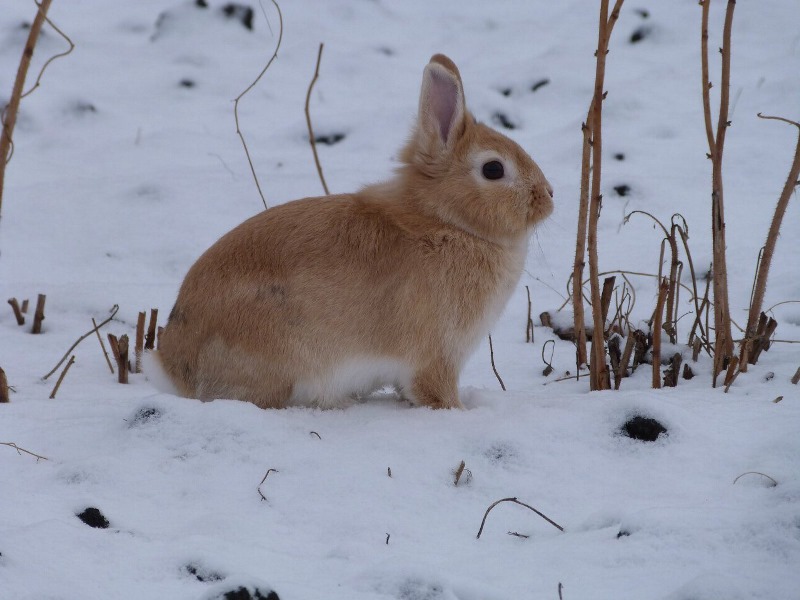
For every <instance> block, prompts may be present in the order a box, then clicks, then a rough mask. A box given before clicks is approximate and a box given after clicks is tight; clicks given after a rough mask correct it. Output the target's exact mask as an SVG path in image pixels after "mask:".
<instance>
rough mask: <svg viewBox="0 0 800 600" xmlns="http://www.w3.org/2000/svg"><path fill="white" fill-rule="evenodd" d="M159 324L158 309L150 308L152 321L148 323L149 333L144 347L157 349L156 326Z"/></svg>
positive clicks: (145, 338)
mask: <svg viewBox="0 0 800 600" xmlns="http://www.w3.org/2000/svg"><path fill="white" fill-rule="evenodd" d="M157 325H158V309H157V308H151V309H150V321H149V323H148V324H147V335H146V336H145V337H144V349H145V350H155V347H156V326H157Z"/></svg>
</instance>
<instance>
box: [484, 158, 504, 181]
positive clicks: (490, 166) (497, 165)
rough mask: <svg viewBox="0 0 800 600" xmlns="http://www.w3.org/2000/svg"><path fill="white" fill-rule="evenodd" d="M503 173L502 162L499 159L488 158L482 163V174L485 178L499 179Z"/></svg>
mask: <svg viewBox="0 0 800 600" xmlns="http://www.w3.org/2000/svg"><path fill="white" fill-rule="evenodd" d="M504 174H505V173H504V171H503V163H501V162H500V161H499V160H490V161H489V162H487V163H485V164H484V165H483V176H484V177H486V179H501V178H502V177H503V175H504Z"/></svg>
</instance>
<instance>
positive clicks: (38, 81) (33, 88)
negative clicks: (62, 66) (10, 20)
mask: <svg viewBox="0 0 800 600" xmlns="http://www.w3.org/2000/svg"><path fill="white" fill-rule="evenodd" d="M34 2H36V0H34ZM36 5H37V6H40V5H41V3H40V2H36ZM44 20H45V21H47V24H48V25H50V27H52V28H53V29H54V30H55V31H56V33H58V35H60V36H61V37H62V38H64V41H65V42H67V43H68V44H69V49H67V50H65V51H64V52H59V53H58V54H54V55H53V56H51V57H50V58H48V59H47V60H46V61H45V63H44V64H43V65H42V68H41V69H40V70H39V75H38V76H37V77H36V81H35V82H34V84H33V85H32V86H31V89H29V90H28V91H27V92H25V93H24V94H22V98H25V97H27V96H30V95H31V94H32V93H33V92H35V91H36V88H38V87H39V86H40V85H41V83H42V77H43V76H44V72H45V71H46V70H47V67H49V66H50V63H52V62H53V61H55V60H58V59H59V58H64V57H65V56H67V55H68V54H71V53H72V51H73V50H74V49H75V44H73V43H72V40H71V39H70V38H69V36H68V35H67V34H66V33H64V32H63V31H61V29H59V28H58V26H57V25H56V24H55V23H53V22H52V21H51V20H50V18H49V17H47V16H45V18H44Z"/></svg>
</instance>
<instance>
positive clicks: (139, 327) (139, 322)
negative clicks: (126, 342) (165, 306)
mask: <svg viewBox="0 0 800 600" xmlns="http://www.w3.org/2000/svg"><path fill="white" fill-rule="evenodd" d="M146 318H147V313H144V312H140V313H139V316H138V317H137V319H136V343H135V345H134V347H133V355H134V367H133V372H134V373H141V372H142V353H143V352H144V323H145V319H146Z"/></svg>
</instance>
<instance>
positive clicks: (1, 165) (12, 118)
mask: <svg viewBox="0 0 800 600" xmlns="http://www.w3.org/2000/svg"><path fill="white" fill-rule="evenodd" d="M51 2H52V0H42V3H41V4H40V5H39V6H38V10H37V12H36V17H34V19H33V24H32V25H31V29H30V31H29V32H28V39H27V41H26V42H25V49H24V50H23V51H22V58H21V59H20V61H19V67H18V68H17V77H16V79H15V80H14V87H13V89H12V91H11V97H10V98H9V100H8V106H6V108H5V110H4V111H3V116H2V119H0V120H1V121H2V126H3V127H2V131H0V211H2V208H3V187H4V185H5V176H6V165H7V164H8V161H9V159H10V158H11V156H10V154H11V148H12V145H11V144H12V139H13V137H14V127H15V126H16V124H17V114H18V113H19V102H20V100H21V98H22V88H23V86H24V85H25V78H26V77H27V75H28V68H29V67H30V65H31V58H32V57H33V49H34V48H35V47H36V41H37V40H38V39H39V33H40V32H41V30H42V25H44V21H45V18H46V17H47V11H48V10H49V9H50V3H51Z"/></svg>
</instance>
